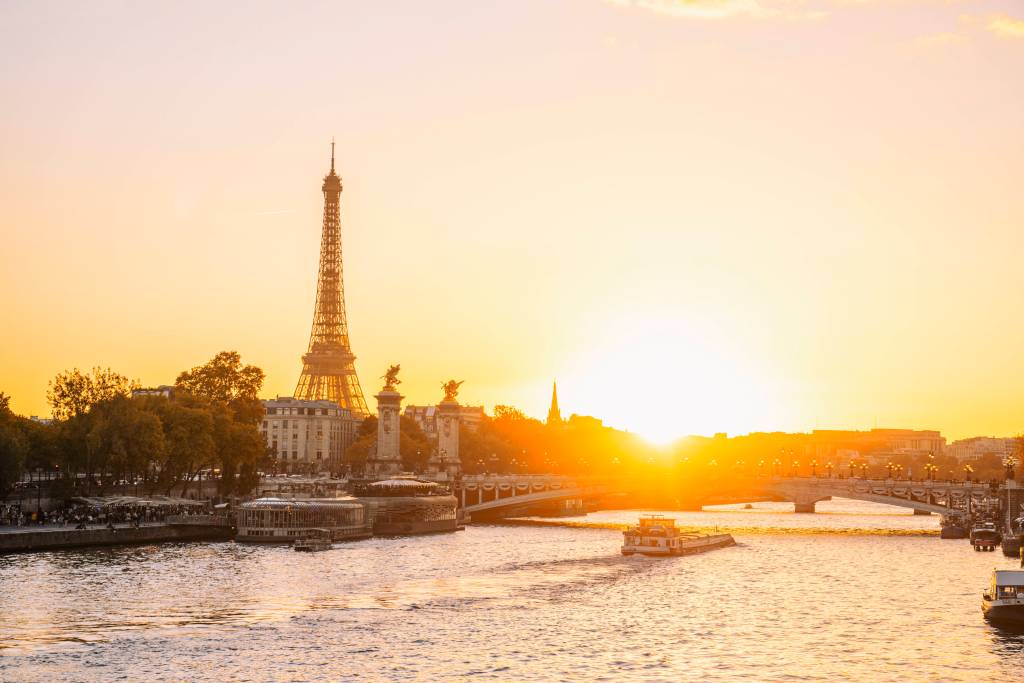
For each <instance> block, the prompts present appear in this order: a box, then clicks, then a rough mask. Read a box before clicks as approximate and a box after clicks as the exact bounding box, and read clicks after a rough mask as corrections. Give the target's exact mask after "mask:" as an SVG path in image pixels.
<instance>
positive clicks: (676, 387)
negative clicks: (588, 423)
mask: <svg viewBox="0 0 1024 683" xmlns="http://www.w3.org/2000/svg"><path fill="white" fill-rule="evenodd" d="M607 329H614V330H616V332H615V333H614V334H610V335H607V336H605V337H602V338H598V339H595V340H593V341H592V343H591V346H590V347H589V348H587V349H585V350H584V352H583V353H581V354H579V356H578V358H577V359H576V361H575V362H574V363H573V366H572V369H571V371H570V373H569V376H566V377H565V378H564V380H562V381H560V382H559V391H560V392H562V394H563V395H564V396H565V398H564V401H563V402H564V403H565V405H572V406H573V409H574V411H575V412H580V413H585V414H589V415H594V416H597V417H601V418H602V419H604V421H605V423H606V424H609V425H611V426H615V427H618V428H621V429H627V430H629V431H632V432H636V433H637V434H639V435H640V436H642V437H643V438H644V439H646V440H648V441H650V442H652V443H654V444H658V445H663V444H668V443H670V442H672V441H674V440H675V439H677V438H680V437H682V436H685V435H688V434H713V433H716V432H730V433H736V432H740V431H750V430H754V429H757V428H758V427H760V426H761V425H768V424H772V422H773V420H776V419H777V418H778V417H779V409H778V408H779V406H778V401H776V400H774V397H773V395H774V394H775V393H776V392H773V390H772V387H771V385H770V384H769V383H768V382H766V381H765V379H764V376H763V374H762V373H760V372H756V371H755V370H753V369H752V368H751V367H750V364H749V361H748V360H747V359H746V358H745V357H744V355H743V354H742V352H741V349H738V348H737V345H736V344H734V343H727V342H725V341H723V340H721V339H717V338H715V337H714V336H713V335H711V334H709V333H707V332H705V331H702V330H701V329H699V328H696V327H693V326H691V325H688V324H687V321H685V320H670V319H663V318H657V317H652V316H628V317H627V318H625V319H621V318H620V319H618V320H616V321H615V323H614V324H613V325H609V326H608V327H607Z"/></svg>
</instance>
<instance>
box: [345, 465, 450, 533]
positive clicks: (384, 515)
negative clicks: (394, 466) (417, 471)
mask: <svg viewBox="0 0 1024 683" xmlns="http://www.w3.org/2000/svg"><path fill="white" fill-rule="evenodd" d="M353 491H354V493H355V495H356V496H357V499H358V500H359V501H360V502H362V503H363V504H364V505H366V508H367V515H368V518H369V519H370V520H371V524H372V525H373V534H374V535H375V536H406V535H410V534H432V533H439V532H447V531H459V530H461V529H465V528H466V527H465V524H464V521H463V520H462V519H461V518H460V516H459V501H458V499H456V498H455V496H453V495H452V494H451V491H449V490H448V489H447V488H446V487H444V486H441V485H440V484H438V483H437V482H433V481H422V480H419V479H416V478H414V477H408V476H394V477H391V478H390V479H383V480H380V481H374V482H363V483H359V484H356V485H354V486H353Z"/></svg>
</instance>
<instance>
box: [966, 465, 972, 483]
mask: <svg viewBox="0 0 1024 683" xmlns="http://www.w3.org/2000/svg"><path fill="white" fill-rule="evenodd" d="M972 474H974V468H973V467H971V466H970V464H967V465H964V481H967V482H969V481H971V475H972Z"/></svg>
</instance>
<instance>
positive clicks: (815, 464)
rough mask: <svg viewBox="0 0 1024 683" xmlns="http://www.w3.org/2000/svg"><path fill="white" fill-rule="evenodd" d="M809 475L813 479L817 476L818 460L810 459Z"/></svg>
mask: <svg viewBox="0 0 1024 683" xmlns="http://www.w3.org/2000/svg"><path fill="white" fill-rule="evenodd" d="M811 476H812V477H814V478H815V479H817V478H818V461H817V460H811Z"/></svg>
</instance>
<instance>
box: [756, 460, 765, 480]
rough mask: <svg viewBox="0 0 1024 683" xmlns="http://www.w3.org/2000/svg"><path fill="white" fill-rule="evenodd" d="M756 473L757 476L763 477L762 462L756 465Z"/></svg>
mask: <svg viewBox="0 0 1024 683" xmlns="http://www.w3.org/2000/svg"><path fill="white" fill-rule="evenodd" d="M757 473H758V475H759V476H762V477H763V476H764V460H762V461H761V462H759V463H757Z"/></svg>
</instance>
